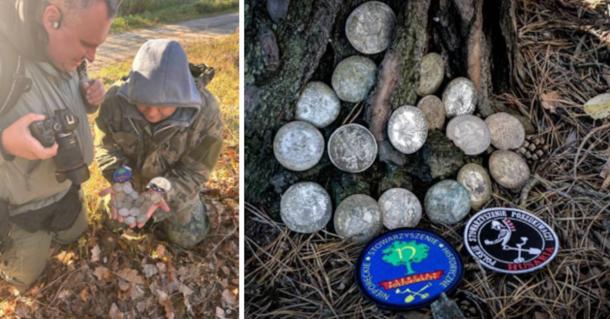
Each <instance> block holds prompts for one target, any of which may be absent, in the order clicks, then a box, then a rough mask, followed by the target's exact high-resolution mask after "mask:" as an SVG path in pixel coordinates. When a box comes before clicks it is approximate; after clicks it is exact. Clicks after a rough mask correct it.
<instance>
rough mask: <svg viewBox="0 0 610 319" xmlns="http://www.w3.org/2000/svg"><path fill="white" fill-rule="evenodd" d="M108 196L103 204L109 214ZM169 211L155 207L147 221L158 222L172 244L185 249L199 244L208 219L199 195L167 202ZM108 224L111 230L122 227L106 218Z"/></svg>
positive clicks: (206, 229) (205, 230) (204, 232)
mask: <svg viewBox="0 0 610 319" xmlns="http://www.w3.org/2000/svg"><path fill="white" fill-rule="evenodd" d="M109 205H110V196H107V197H105V198H104V202H103V206H101V207H104V208H105V210H106V211H107V212H108V213H107V214H106V215H107V216H110V213H109V212H110V206H109ZM169 206H170V209H171V210H170V211H169V212H167V213H166V212H164V211H162V210H161V209H157V211H156V212H155V214H154V215H153V218H152V220H151V221H148V223H151V222H154V223H160V225H161V228H162V229H163V230H164V231H165V233H166V235H167V237H168V239H169V241H170V242H172V243H173V244H175V245H177V246H180V247H182V248H185V249H191V248H193V247H195V246H196V245H197V244H199V243H200V242H201V241H203V239H204V238H205V236H206V235H207V233H208V230H209V228H210V220H209V217H208V209H207V208H206V205H205V204H204V203H203V198H200V197H199V196H197V197H195V198H192V199H190V200H187V201H185V202H181V203H178V202H171V203H169ZM108 219H109V221H108V223H107V224H108V226H109V227H110V228H112V229H113V230H118V229H121V228H124V227H125V226H123V225H122V224H120V223H118V222H116V221H114V220H110V218H108Z"/></svg>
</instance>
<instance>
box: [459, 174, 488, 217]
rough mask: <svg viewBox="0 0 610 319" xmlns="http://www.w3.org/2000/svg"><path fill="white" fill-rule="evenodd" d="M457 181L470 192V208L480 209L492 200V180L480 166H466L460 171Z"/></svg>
mask: <svg viewBox="0 0 610 319" xmlns="http://www.w3.org/2000/svg"><path fill="white" fill-rule="evenodd" d="M457 181H458V182H459V183H460V184H462V185H463V186H464V187H466V189H467V190H468V191H469V192H470V207H472V209H479V208H481V206H483V204H485V203H486V202H487V201H488V200H489V199H490V198H491V178H489V174H487V170H486V169H485V168H484V167H483V166H481V165H479V164H474V163H470V164H466V165H464V167H462V168H461V169H460V171H459V172H458V176H457Z"/></svg>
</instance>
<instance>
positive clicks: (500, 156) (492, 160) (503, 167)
mask: <svg viewBox="0 0 610 319" xmlns="http://www.w3.org/2000/svg"><path fill="white" fill-rule="evenodd" d="M489 172H490V173H491V176H492V177H493V179H494V180H495V181H496V182H497V183H498V184H500V185H502V186H504V187H506V188H510V189H519V188H521V186H523V185H524V184H525V182H527V180H528V179H529V177H530V168H529V166H527V162H526V161H525V160H524V159H523V157H521V155H519V154H517V153H515V152H512V151H504V150H497V151H495V152H493V153H491V156H490V157H489Z"/></svg>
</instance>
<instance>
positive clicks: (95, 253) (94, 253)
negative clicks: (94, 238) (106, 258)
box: [91, 244, 102, 263]
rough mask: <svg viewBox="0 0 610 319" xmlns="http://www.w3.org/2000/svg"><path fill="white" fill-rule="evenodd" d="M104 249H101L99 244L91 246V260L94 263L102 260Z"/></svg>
mask: <svg viewBox="0 0 610 319" xmlns="http://www.w3.org/2000/svg"><path fill="white" fill-rule="evenodd" d="M101 252H102V251H101V250H100V246H99V245H97V244H96V245H95V247H93V248H91V262H92V263H96V262H98V261H100V253H101Z"/></svg>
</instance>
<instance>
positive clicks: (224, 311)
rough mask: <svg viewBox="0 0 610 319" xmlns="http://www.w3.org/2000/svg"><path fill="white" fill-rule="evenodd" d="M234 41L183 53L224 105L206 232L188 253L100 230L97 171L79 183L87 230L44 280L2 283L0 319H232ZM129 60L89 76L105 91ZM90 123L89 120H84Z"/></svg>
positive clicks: (147, 232) (134, 233) (153, 230)
mask: <svg viewBox="0 0 610 319" xmlns="http://www.w3.org/2000/svg"><path fill="white" fill-rule="evenodd" d="M238 43H239V35H238V34H233V35H230V36H225V37H219V38H217V39H205V40H201V41H200V42H194V43H189V44H188V45H187V46H186V50H187V53H188V55H189V60H190V61H191V62H194V63H206V64H207V65H209V66H212V67H214V68H215V69H216V77H215V78H214V80H213V81H212V82H211V83H210V85H209V87H208V88H209V89H210V91H211V92H212V93H213V94H214V95H215V96H216V97H218V99H219V100H220V102H221V109H222V113H223V121H224V124H225V132H224V137H225V141H224V142H225V144H224V150H223V153H222V155H221V157H220V159H219V161H218V163H217V166H216V169H215V171H214V172H213V174H212V175H211V176H210V180H209V181H208V183H207V184H206V187H205V192H204V194H205V196H206V198H207V199H208V202H209V205H208V211H209V212H210V221H211V228H210V232H209V234H208V236H207V238H206V240H205V241H204V242H203V243H202V244H200V245H199V246H197V247H196V248H195V249H192V250H183V249H180V248H178V247H174V246H172V245H171V244H170V243H169V242H166V241H164V237H163V233H162V232H161V231H160V229H157V228H158V227H157V226H156V225H147V226H146V227H145V228H144V229H142V230H127V229H125V230H122V231H119V232H116V233H113V232H112V231H110V229H109V228H108V227H106V226H104V220H105V217H104V216H102V214H101V213H100V211H99V210H98V206H99V204H98V200H99V198H98V197H97V192H98V191H100V190H101V189H103V188H105V187H106V186H107V183H106V182H105V181H104V180H103V178H102V177H101V176H100V174H99V170H98V168H97V167H96V165H95V164H94V165H92V167H91V173H92V177H91V179H90V180H89V181H88V182H87V183H86V184H85V185H84V190H85V197H86V204H87V206H88V207H89V210H90V216H89V217H90V222H89V224H90V225H89V228H88V230H87V232H86V233H85V234H84V235H83V236H82V237H81V238H80V239H79V240H78V242H77V243H74V244H72V245H70V246H66V247H54V248H53V250H52V252H51V257H50V261H49V263H48V266H47V269H46V271H45V273H44V274H43V276H42V277H41V278H40V279H39V280H38V281H37V282H36V283H35V284H34V286H33V287H32V288H30V289H29V290H28V291H26V292H25V293H23V294H19V293H18V292H16V291H15V290H14V289H12V288H11V287H10V286H8V285H7V284H6V283H4V282H1V281H0V318H45V319H47V318H76V317H78V318H125V319H127V318H214V317H216V318H237V317H238V314H239V310H238V304H239V303H238V300H239V298H238V296H239V291H238V287H239V218H238V211H239V176H238V174H239V110H238V87H239V76H238V74H239V73H238V69H239V50H238ZM130 64H131V61H124V62H123V63H119V64H117V65H112V66H108V67H106V68H104V69H102V70H100V71H99V72H97V73H96V74H91V75H90V77H91V78H102V79H103V80H104V83H106V84H107V85H108V84H110V83H112V82H114V81H115V80H117V79H119V78H120V77H121V76H123V75H125V74H127V72H128V70H129V67H130ZM93 119H95V115H94V116H92V117H91V120H93Z"/></svg>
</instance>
